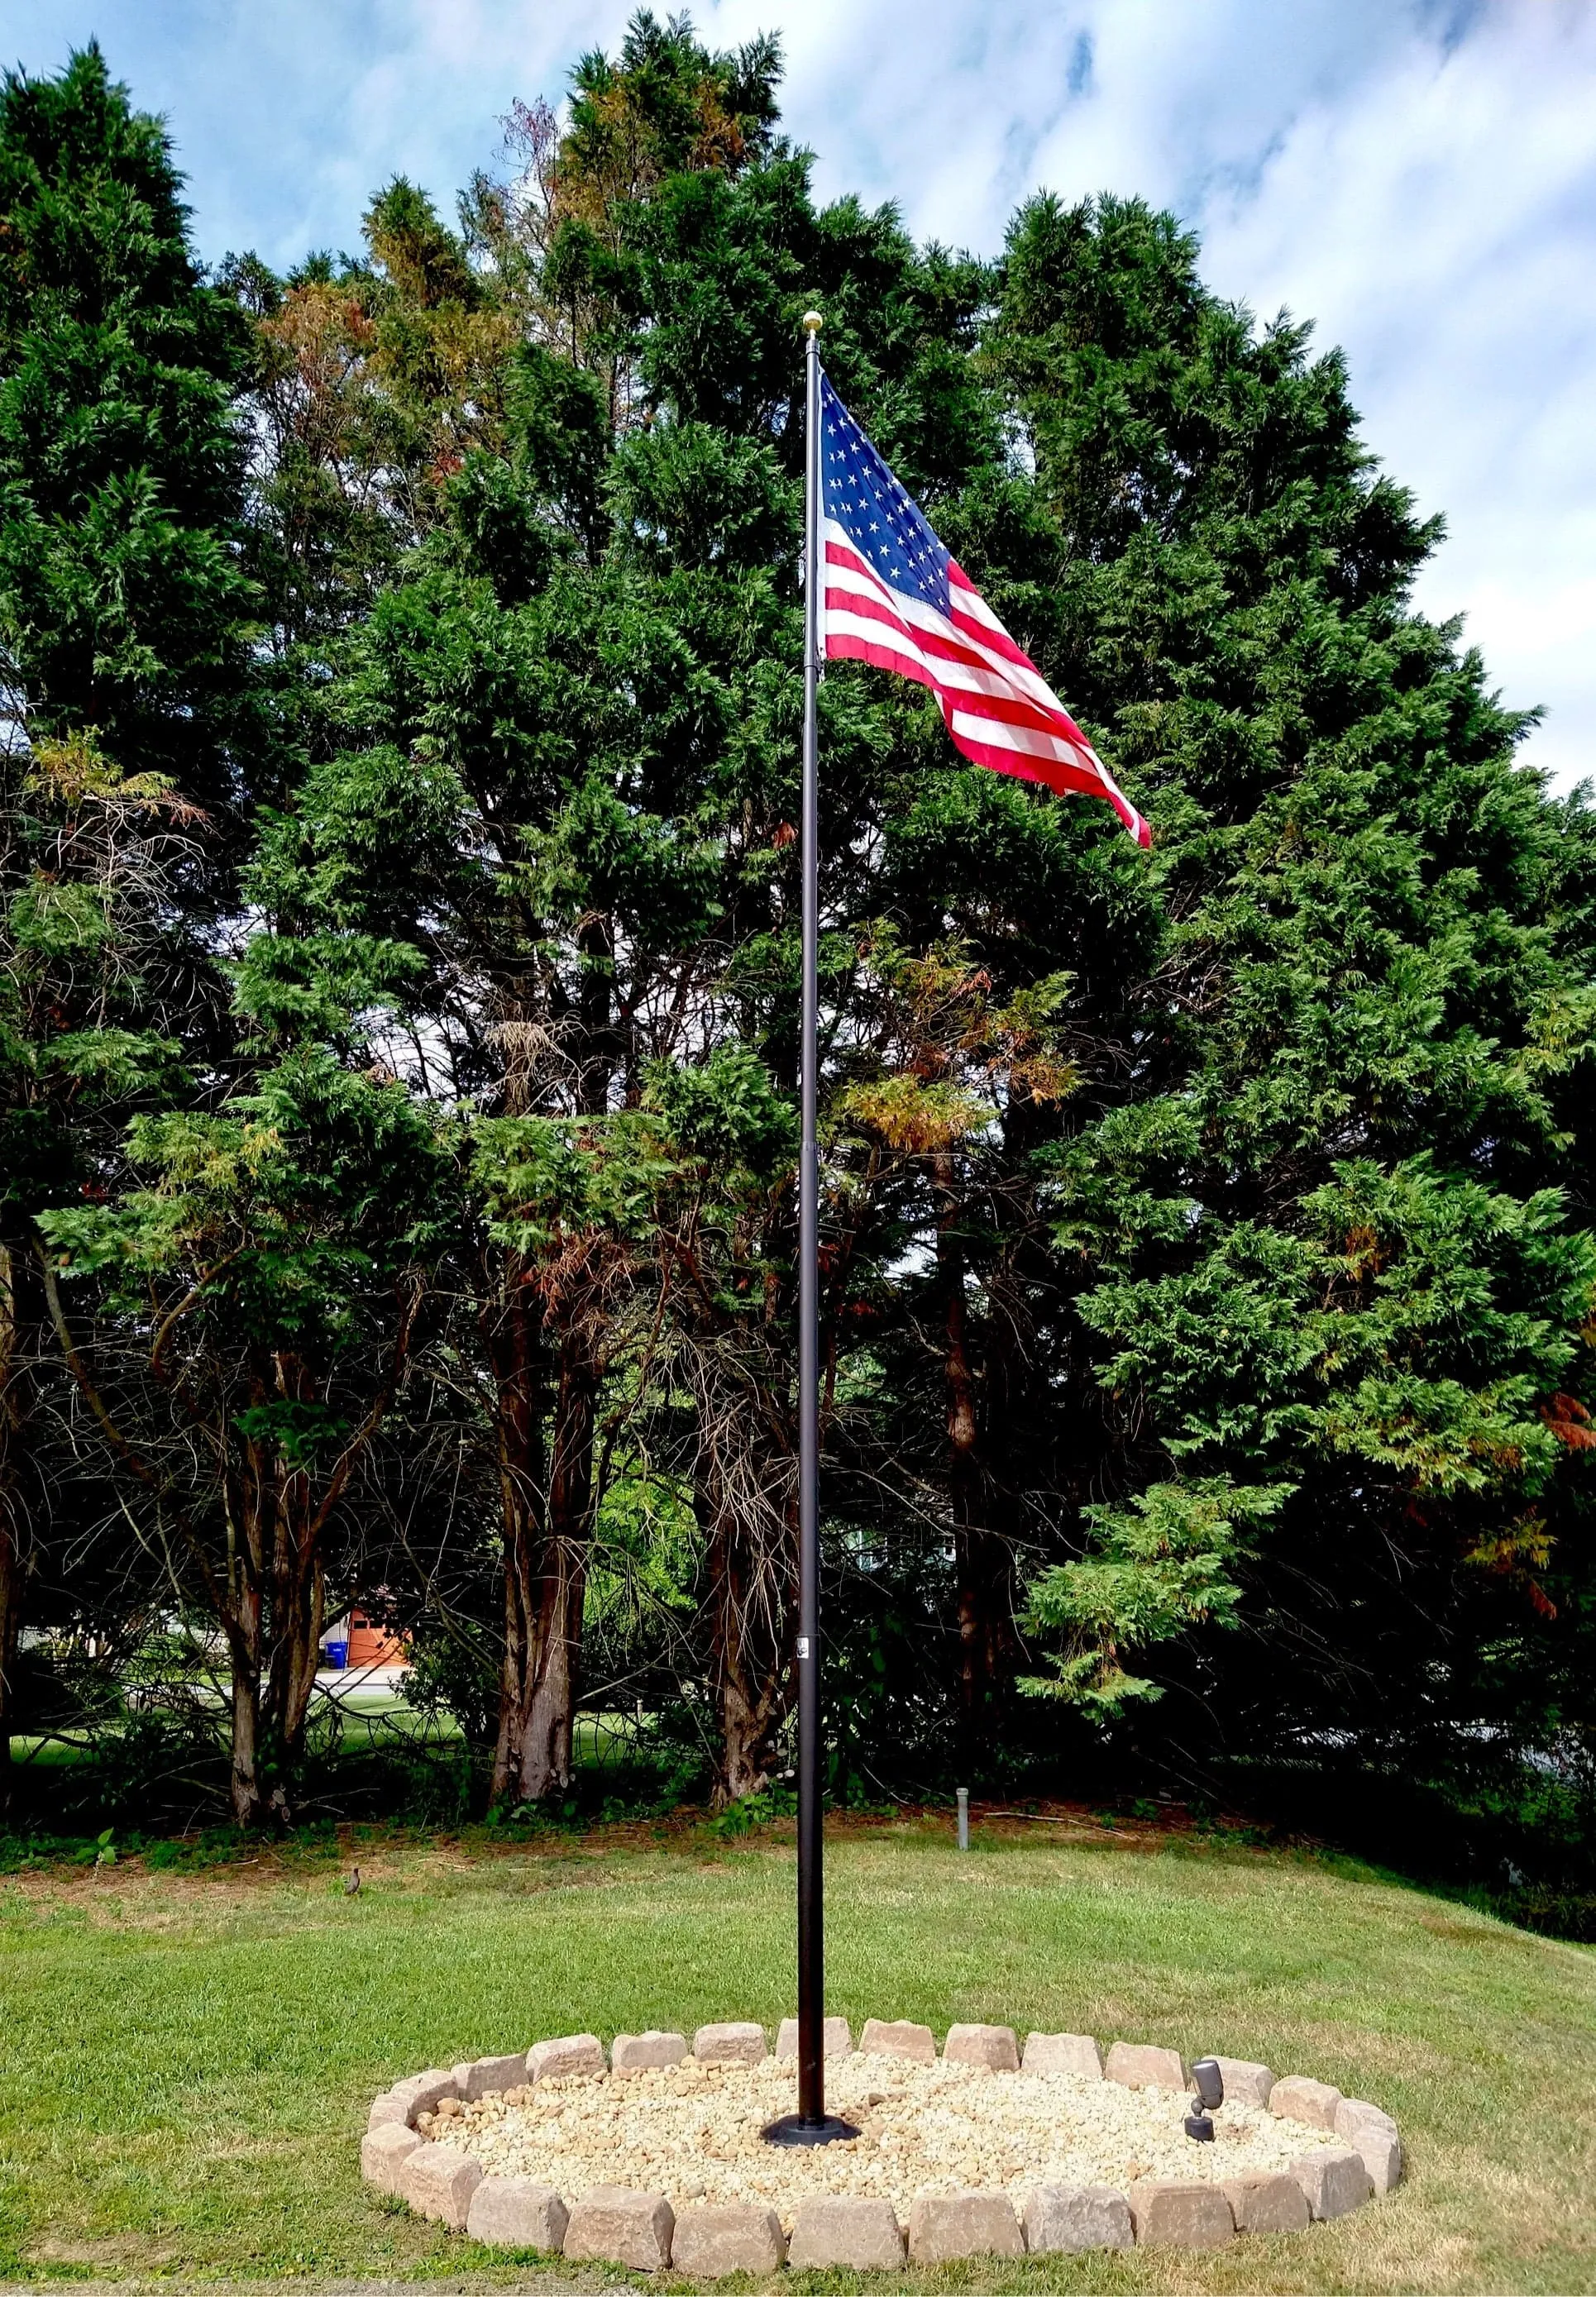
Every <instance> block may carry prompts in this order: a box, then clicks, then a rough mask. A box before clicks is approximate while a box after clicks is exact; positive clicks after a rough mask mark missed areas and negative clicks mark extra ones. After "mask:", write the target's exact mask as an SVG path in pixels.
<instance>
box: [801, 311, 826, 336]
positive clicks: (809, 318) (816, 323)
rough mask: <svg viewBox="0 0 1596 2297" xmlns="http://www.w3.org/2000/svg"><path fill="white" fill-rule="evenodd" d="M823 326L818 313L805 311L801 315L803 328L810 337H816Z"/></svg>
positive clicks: (823, 323) (823, 322) (822, 320)
mask: <svg viewBox="0 0 1596 2297" xmlns="http://www.w3.org/2000/svg"><path fill="white" fill-rule="evenodd" d="M825 324H826V322H825V321H824V319H822V318H821V317H820V314H819V311H806V312H805V313H804V315H803V325H804V327H805V329H806V331H807V332H808V333H810V334H811V335H818V334H819V332H820V330H821V328H822V327H823V326H824V325H825Z"/></svg>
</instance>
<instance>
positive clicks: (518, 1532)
mask: <svg viewBox="0 0 1596 2297" xmlns="http://www.w3.org/2000/svg"><path fill="white" fill-rule="evenodd" d="M485 1321H486V1322H487V1327H488V1330H487V1339H488V1347H489V1356H490V1358H491V1361H492V1363H493V1368H494V1375H495V1379H496V1382H497V1387H498V1411H497V1420H498V1465H499V1499H500V1509H501V1519H502V1527H503V1531H502V1546H503V1555H504V1574H505V1650H504V1667H503V1672H502V1675H501V1677H500V1684H499V1717H498V1742H497V1745H496V1747H495V1749H494V1758H493V1783H492V1797H493V1800H494V1801H495V1802H496V1803H498V1802H511V1803H517V1802H540V1801H542V1800H543V1799H544V1798H545V1797H546V1796H548V1795H551V1794H555V1793H560V1792H563V1791H564V1789H565V1788H567V1787H568V1786H569V1785H570V1784H571V1780H572V1770H573V1759H572V1758H573V1739H574V1733H575V1725H576V1699H577V1691H578V1687H579V1678H580V1660H581V1634H582V1602H583V1598H584V1596H585V1594H586V1592H587V1571H588V1540H589V1537H590V1535H591V1531H592V1512H593V1437H594V1412H595V1405H596V1398H597V1389H598V1380H597V1372H596V1367H595V1364H594V1363H593V1360H592V1356H591V1353H590V1350H589V1348H588V1345H587V1342H586V1339H585V1337H584V1336H583V1334H582V1333H581V1332H580V1330H577V1329H575V1328H568V1329H567V1330H566V1331H565V1333H564V1335H563V1337H562V1339H561V1343H560V1353H559V1363H558V1368H557V1375H556V1377H555V1393H554V1399H553V1440H552V1443H551V1445H549V1446H548V1448H547V1451H546V1448H545V1440H544V1406H545V1399H546V1393H547V1386H548V1379H549V1375H550V1371H551V1370H552V1369H553V1368H552V1367H551V1366H550V1364H549V1363H548V1348H547V1334H546V1332H545V1330H544V1321H543V1311H542V1306H541V1304H540V1303H539V1300H538V1299H537V1298H536V1297H535V1296H534V1295H533V1294H532V1292H531V1287H530V1286H529V1285H527V1284H525V1283H524V1282H523V1281H522V1271H521V1269H520V1265H519V1264H518V1263H512V1264H510V1270H509V1285H508V1293H507V1297H506V1299H505V1300H504V1302H503V1303H502V1305H499V1307H498V1309H497V1310H496V1311H495V1312H493V1313H491V1314H490V1316H489V1318H488V1319H487V1320H485Z"/></svg>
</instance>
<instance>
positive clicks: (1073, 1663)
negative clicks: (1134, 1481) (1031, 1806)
mask: <svg viewBox="0 0 1596 2297" xmlns="http://www.w3.org/2000/svg"><path fill="white" fill-rule="evenodd" d="M1290 1492H1291V1486H1289V1485H1286V1484H1272V1485H1271V1484H1262V1485H1253V1486H1246V1485H1241V1486H1237V1485H1231V1484H1229V1483H1226V1482H1225V1481H1224V1480H1223V1479H1222V1478H1207V1479H1198V1480H1195V1481H1192V1482H1189V1483H1168V1484H1151V1485H1149V1486H1148V1488H1147V1490H1146V1491H1143V1492H1138V1493H1137V1494H1136V1495H1135V1497H1134V1498H1133V1500H1132V1501H1131V1505H1130V1506H1129V1507H1128V1508H1112V1507H1090V1508H1087V1509H1086V1510H1084V1511H1083V1512H1084V1514H1085V1516H1086V1519H1087V1521H1088V1523H1089V1524H1090V1526H1091V1531H1092V1541H1091V1550H1090V1554H1089V1555H1087V1556H1085V1557H1083V1558H1082V1559H1081V1560H1078V1561H1075V1562H1072V1563H1063V1564H1056V1565H1054V1566H1053V1568H1051V1569H1050V1570H1048V1571H1045V1572H1044V1573H1042V1575H1041V1577H1040V1578H1038V1579H1037V1580H1036V1581H1035V1582H1034V1583H1033V1585H1032V1588H1031V1594H1030V1612H1029V1617H1028V1620H1027V1625H1028V1626H1030V1627H1031V1628H1032V1630H1033V1631H1034V1632H1035V1633H1036V1634H1041V1635H1047V1634H1062V1635H1063V1636H1064V1637H1065V1651H1064V1652H1063V1654H1062V1655H1061V1656H1060V1657H1058V1658H1057V1659H1055V1661H1054V1663H1053V1672H1052V1674H1051V1675H1041V1676H1032V1677H1029V1678H1026V1679H1024V1680H1023V1681H1022V1684H1021V1688H1022V1690H1025V1691H1030V1692H1035V1693H1038V1694H1040V1695H1042V1696H1044V1697H1050V1698H1060V1699H1068V1700H1073V1701H1074V1702H1075V1703H1076V1704H1077V1705H1079V1706H1082V1707H1084V1708H1087V1709H1088V1711H1089V1712H1090V1713H1091V1714H1093V1715H1094V1716H1098V1717H1110V1716H1113V1715H1115V1713H1117V1711H1118V1710H1119V1708H1122V1707H1123V1705H1124V1704H1125V1702H1126V1701H1127V1700H1135V1699H1143V1700H1145V1699H1158V1698H1161V1697H1162V1696H1163V1692H1162V1690H1161V1688H1160V1686H1159V1685H1158V1684H1156V1683H1154V1682H1152V1681H1150V1680H1148V1678H1147V1677H1145V1676H1140V1675H1131V1674H1130V1673H1128V1672H1127V1670H1126V1668H1125V1667H1124V1665H1123V1660H1124V1659H1125V1657H1126V1656H1128V1655H1129V1654H1130V1653H1131V1652H1132V1651H1139V1650H1145V1649H1147V1648H1148V1647H1149V1646H1151V1645H1153V1644H1156V1643H1160V1642H1165V1641H1166V1640H1167V1639H1168V1638H1169V1637H1170V1636H1171V1635H1174V1634H1180V1633H1181V1632H1182V1631H1183V1630H1185V1629H1187V1628H1189V1627H1194V1626H1221V1627H1233V1626H1235V1625H1236V1624H1237V1613H1238V1606H1239V1604H1240V1601H1241V1589H1240V1587H1239V1586H1238V1584H1237V1582H1236V1580H1235V1578H1234V1577H1231V1576H1230V1575H1231V1574H1232V1573H1233V1571H1234V1570H1235V1568H1236V1566H1237V1564H1238V1560H1240V1559H1241V1558H1242V1557H1243V1556H1244V1555H1246V1553H1247V1552H1248V1550H1249V1548H1251V1547H1255V1545H1256V1540H1257V1535H1258V1534H1259V1532H1260V1531H1261V1530H1262V1529H1263V1527H1265V1526H1266V1525H1267V1524H1268V1522H1269V1520H1270V1519H1271V1517H1273V1516H1275V1515H1277V1514H1278V1513H1279V1510H1280V1506H1281V1504H1282V1503H1283V1502H1284V1501H1285V1500H1286V1499H1287V1498H1288V1497H1289V1496H1290Z"/></svg>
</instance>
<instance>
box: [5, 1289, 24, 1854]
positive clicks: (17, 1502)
mask: <svg viewBox="0 0 1596 2297" xmlns="http://www.w3.org/2000/svg"><path fill="white" fill-rule="evenodd" d="M20 1260H21V1256H20V1255H18V1256H13V1254H12V1251H11V1248H10V1247H9V1246H6V1245H4V1244H0V1816H4V1814H5V1812H6V1811H7V1810H9V1809H10V1807H11V1731H12V1714H13V1712H14V1703H13V1699H12V1678H13V1675H14V1673H15V1668H16V1655H17V1636H18V1633H19V1630H20V1629H21V1623H22V1554H23V1548H24V1536H23V1535H24V1520H23V1516H24V1507H25V1502H24V1499H23V1495H22V1447H23V1443H24V1440H25V1437H24V1423H25V1420H26V1417H27V1412H26V1399H25V1395H24V1389H23V1378H24V1374H23V1370H22V1363H23V1349H22V1345H21V1324H22V1319H21V1307H20V1304H19V1301H18V1297H17V1296H18V1269H19V1264H20Z"/></svg>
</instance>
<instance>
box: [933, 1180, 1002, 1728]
mask: <svg viewBox="0 0 1596 2297" xmlns="http://www.w3.org/2000/svg"><path fill="white" fill-rule="evenodd" d="M935 1175H936V1183H937V1192H938V1196H939V1198H940V1209H939V1214H938V1220H937V1262H938V1266H939V1269H940V1272H941V1275H942V1287H943V1304H944V1354H943V1366H942V1370H943V1388H944V1394H945V1397H946V1426H947V1431H948V1497H949V1506H950V1512H951V1515H952V1519H953V1565H954V1573H955V1577H956V1582H957V1603H958V1723H959V1737H960V1741H961V1746H962V1751H963V1755H964V1759H965V1765H966V1767H967V1769H968V1768H970V1767H971V1766H975V1768H977V1769H979V1768H982V1767H984V1766H986V1765H987V1764H989V1763H990V1761H991V1757H992V1755H993V1754H994V1753H995V1752H996V1750H997V1747H998V1743H999V1741H1000V1736H1001V1731H1002V1723H1003V1717H1004V1711H1005V1708H1006V1707H1007V1704H1008V1689H1009V1684H1010V1682H1011V1679H1012V1676H1013V1673H1014V1663H1015V1655H1016V1642H1015V1627H1014V1593H1015V1590H1014V1552H1013V1550H1012V1548H1011V1547H1010V1545H1009V1543H1008V1540H1007V1539H1005V1538H1004V1537H1003V1536H1002V1535H1001V1534H1000V1533H999V1532H996V1531H994V1530H993V1529H992V1528H991V1523H990V1521H989V1516H990V1500H991V1489H990V1479H989V1478H988V1477H987V1475H986V1473H985V1470H984V1465H983V1459H982V1446H981V1428H980V1420H979V1415H978V1410H977V1395H976V1384H975V1373H974V1371H973V1369H972V1367H971V1363H970V1350H969V1330H968V1311H967V1302H966V1297H965V1265H964V1251H963V1247H962V1246H961V1244H960V1242H959V1239H958V1231H957V1227H956V1223H957V1220H958V1200H957V1194H956V1187H955V1173H954V1165H953V1157H952V1155H951V1153H950V1152H949V1151H946V1150H944V1151H942V1153H940V1154H939V1155H938V1157H937V1158H936V1164H935Z"/></svg>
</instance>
